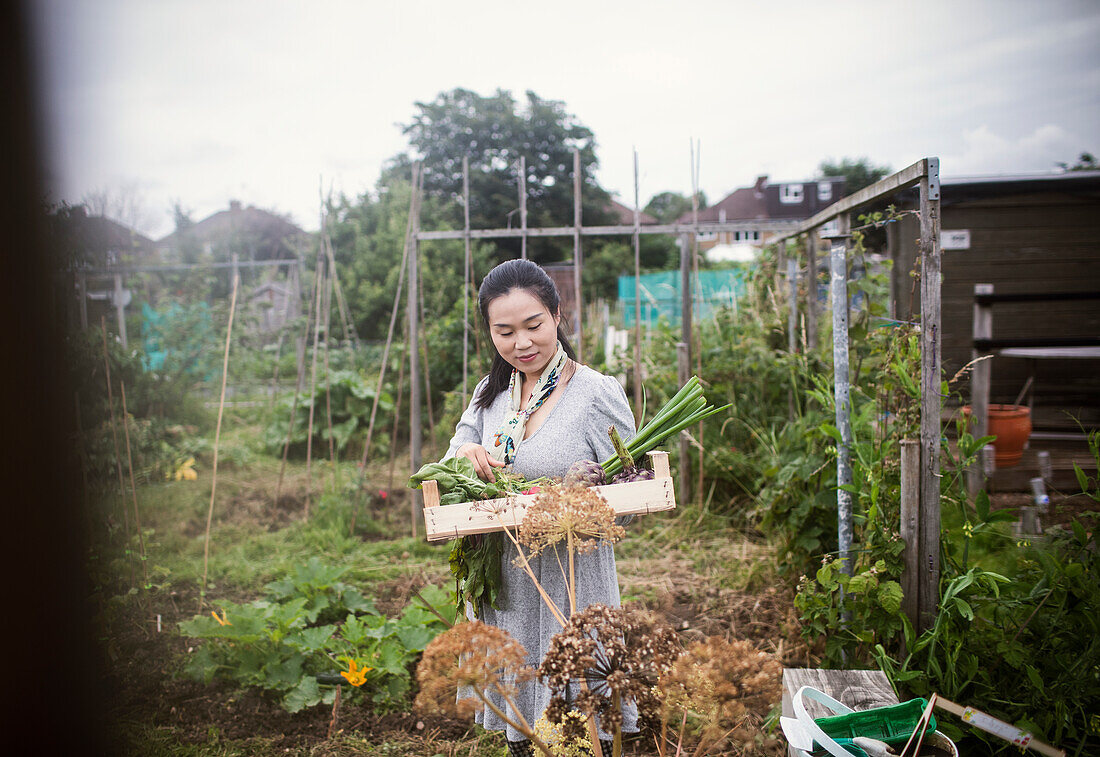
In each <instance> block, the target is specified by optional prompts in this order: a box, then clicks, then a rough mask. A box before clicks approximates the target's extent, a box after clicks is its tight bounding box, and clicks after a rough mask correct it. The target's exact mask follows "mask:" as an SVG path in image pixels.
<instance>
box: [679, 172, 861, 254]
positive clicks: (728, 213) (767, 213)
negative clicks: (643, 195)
mask: <svg viewBox="0 0 1100 757" xmlns="http://www.w3.org/2000/svg"><path fill="white" fill-rule="evenodd" d="M844 195H845V181H844V177H842V176H825V177H822V178H820V179H814V180H812V181H799V182H787V183H782V184H770V183H768V177H767V176H759V177H757V179H756V183H755V184H753V185H752V186H751V187H741V188H740V189H735V190H734V191H733V192H731V193H730V194H728V195H726V196H725V197H724V198H723V199H722V200H720V201H719V202H716V203H715V204H714V205H711V206H710V207H709V208H707V209H705V210H700V211H699V222H700V223H726V222H729V221H764V220H774V219H785V220H798V219H802V218H809V217H811V216H813V215H814V214H816V213H817V212H819V211H821V210H823V209H824V208H826V207H828V206H829V205H832V204H833V203H834V202H836V201H837V200H839V199H840V198H841V197H843V196H844ZM693 220H694V217H693V214H692V213H691V212H690V211H689V212H687V213H684V214H683V215H681V216H680V217H679V218H678V219H677V223H692V222H693ZM773 235H774V234H773V233H771V232H766V231H762V230H760V229H753V228H748V229H744V230H741V231H723V232H701V233H700V234H699V247H700V249H702V250H709V249H712V248H714V247H717V246H718V245H723V246H725V245H744V244H748V245H752V246H753V247H762V246H764V245H765V244H767V243H768V241H769V240H770V239H771V237H772V236H773Z"/></svg>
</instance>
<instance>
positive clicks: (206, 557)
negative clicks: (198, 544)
mask: <svg viewBox="0 0 1100 757" xmlns="http://www.w3.org/2000/svg"><path fill="white" fill-rule="evenodd" d="M239 284H240V277H239V276H234V277H233V294H232V295H231V296H230V298H229V324H228V325H227V326H226V327H225V357H224V358H222V391H221V397H220V399H219V400H218V423H217V425H216V426H215V427H214V463H213V467H212V480H211V482H210V508H209V509H208V510H207V511H206V535H205V537H204V538H203V545H202V585H201V586H200V587H199V610H200V611H201V610H202V606H203V604H205V602H206V576H207V571H208V568H209V567H210V524H211V523H212V522H213V520H214V495H215V494H216V493H217V491H218V445H219V444H220V443H221V437H222V417H223V416H224V415H225V385H226V381H227V380H228V378H229V345H230V343H231V342H232V338H233V314H234V313H235V312H236V311H237V289H238V286H239ZM135 504H136V502H135Z"/></svg>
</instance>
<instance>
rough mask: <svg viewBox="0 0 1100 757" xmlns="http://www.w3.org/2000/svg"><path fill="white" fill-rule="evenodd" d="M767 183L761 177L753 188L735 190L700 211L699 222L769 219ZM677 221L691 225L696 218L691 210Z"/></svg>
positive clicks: (766, 179)
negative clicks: (766, 193)
mask: <svg viewBox="0 0 1100 757" xmlns="http://www.w3.org/2000/svg"><path fill="white" fill-rule="evenodd" d="M767 181H768V177H767V176H761V177H759V178H757V180H756V184H754V185H753V186H751V187H741V188H740V189H735V190H733V191H732V192H730V193H729V194H728V195H726V196H725V197H724V198H723V199H722V200H720V201H719V202H716V203H715V204H713V205H711V206H710V207H709V208H707V209H705V210H700V211H699V220H700V221H702V222H703V223H719V222H722V221H755V220H758V219H764V218H768V217H769V216H768V202H767V197H766V195H765V193H764V187H765V186H766V185H767ZM676 220H677V222H678V223H691V222H692V221H693V220H694V218H693V216H692V213H691V211H690V210H689V211H688V212H686V213H684V214H683V215H681V216H680V217H679V218H678V219H676Z"/></svg>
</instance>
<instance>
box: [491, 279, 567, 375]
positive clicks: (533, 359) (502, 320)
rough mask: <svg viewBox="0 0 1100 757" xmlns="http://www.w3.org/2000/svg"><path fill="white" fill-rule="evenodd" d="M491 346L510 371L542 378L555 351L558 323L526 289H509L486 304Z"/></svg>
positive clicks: (556, 347) (558, 319)
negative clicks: (511, 368) (515, 370)
mask: <svg viewBox="0 0 1100 757" xmlns="http://www.w3.org/2000/svg"><path fill="white" fill-rule="evenodd" d="M487 310H488V314H489V333H490V334H491V335H492V337H493V346H494V347H496V348H497V352H499V353H500V356H501V357H502V358H504V361H505V362H506V363H508V364H509V365H510V366H512V367H513V368H516V369H518V370H520V371H522V372H523V373H524V374H526V375H527V376H528V377H529V378H537V377H538V376H541V375H542V371H543V369H544V368H546V365H547V364H548V363H549V362H550V360H551V359H552V358H553V357H554V354H555V353H556V352H557V349H558V322H559V321H561V315H560V314H558V313H551V312H550V311H549V310H548V309H547V307H546V306H545V305H543V304H542V301H541V300H540V299H539V298H538V297H535V296H534V295H532V294H531V293H530V292H528V291H527V290H526V289H512V290H510V291H509V292H508V293H507V294H504V295H501V296H500V297H497V298H496V299H495V300H493V301H492V302H490V303H489V307H488V308H487Z"/></svg>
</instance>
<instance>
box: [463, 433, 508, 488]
mask: <svg viewBox="0 0 1100 757" xmlns="http://www.w3.org/2000/svg"><path fill="white" fill-rule="evenodd" d="M455 456H456V457H465V458H468V459H469V460H470V462H472V463H473V464H474V471H475V472H476V473H477V475H478V478H480V479H481V480H482V481H492V480H493V468H503V467H504V462H503V461H502V460H497V459H496V458H495V457H493V456H492V455H490V454H489V450H487V449H485V448H484V447H482V446H481V445H480V444H475V443H474V442H467V443H466V444H463V445H462V446H461V447H459V448H458V451H457V452H455Z"/></svg>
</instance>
